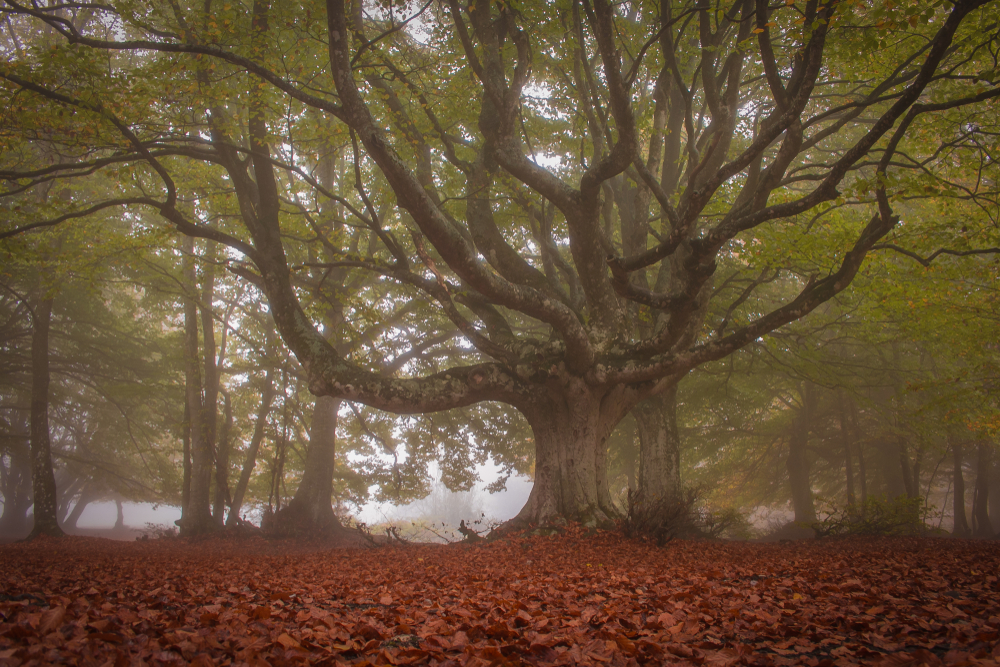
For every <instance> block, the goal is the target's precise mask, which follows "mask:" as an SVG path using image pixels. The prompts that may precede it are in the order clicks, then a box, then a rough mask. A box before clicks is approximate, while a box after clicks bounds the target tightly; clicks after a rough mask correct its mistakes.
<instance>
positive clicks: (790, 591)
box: [0, 528, 1000, 667]
mask: <svg viewBox="0 0 1000 667" xmlns="http://www.w3.org/2000/svg"><path fill="white" fill-rule="evenodd" d="M998 565H1000V543H998V542H993V541H990V542H971V541H961V540H943V539H903V538H897V539H844V540H840V539H838V540H820V541H806V542H797V543H791V544H748V543H726V542H705V541H692V542H687V541H674V542H671V543H669V544H668V545H667V546H666V547H663V548H658V547H655V546H652V545H647V544H640V543H636V542H630V541H626V540H624V539H622V538H620V537H618V536H616V535H614V534H610V533H598V534H597V535H592V536H585V535H583V534H582V533H581V532H580V531H579V530H575V529H572V528H571V529H569V530H568V531H567V532H566V533H565V534H563V535H559V536H553V537H509V538H505V539H502V540H498V541H493V542H478V543H475V544H456V545H446V546H432V545H407V546H383V547H380V548H377V549H329V548H321V547H314V548H310V547H308V545H307V546H305V547H304V546H303V545H301V544H299V543H291V542H267V541H265V540H263V539H261V538H242V539H240V540H235V539H223V538H211V539H205V540H201V541H188V540H179V539H171V540H167V539H164V540H152V541H147V542H131V543H129V542H113V541H109V540H102V539H98V538H81V537H70V538H61V539H45V538H42V539H39V540H35V541H34V542H30V543H19V544H10V545H6V546H2V547H0V665H30V664H53V663H67V664H87V665H105V666H106V667H124V666H125V665H142V664H146V665H161V664H177V663H181V664H183V663H190V664H197V665H210V664H223V665H225V664H234V665H236V664H240V665H251V666H254V667H256V666H259V665H265V664H267V665H300V664H313V665H350V664H353V665H387V664H388V665H410V664H413V665H423V664H429V665H462V666H464V667H480V666H486V665H520V664H531V665H588V664H589V665H633V664H652V665H661V664H681V665H689V664H695V665H814V666H822V665H855V664H863V665H869V664H886V665H909V664H913V665H921V664H924V665H941V664H946V665H997V664H1000V642H998V629H1000V586H998V583H997V575H998V573H1000V567H998Z"/></svg>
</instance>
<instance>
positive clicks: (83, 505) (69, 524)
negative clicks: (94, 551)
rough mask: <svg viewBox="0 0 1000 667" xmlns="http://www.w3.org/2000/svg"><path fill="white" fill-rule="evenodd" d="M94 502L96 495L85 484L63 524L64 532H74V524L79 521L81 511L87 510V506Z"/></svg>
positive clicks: (91, 488)
mask: <svg viewBox="0 0 1000 667" xmlns="http://www.w3.org/2000/svg"><path fill="white" fill-rule="evenodd" d="M95 500H97V494H96V493H95V492H94V488H93V486H91V485H90V484H87V485H86V486H84V487H83V491H81V492H80V498H79V499H78V500H77V501H76V504H75V505H73V509H72V510H71V511H70V513H69V515H68V516H67V517H66V520H65V521H64V522H63V526H65V528H66V530H76V523H77V522H78V521H79V520H80V516H82V515H83V510H85V509H87V505H89V504H90V503H92V502H94V501H95Z"/></svg>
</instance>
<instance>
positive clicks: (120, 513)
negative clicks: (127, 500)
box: [114, 498, 125, 530]
mask: <svg viewBox="0 0 1000 667" xmlns="http://www.w3.org/2000/svg"><path fill="white" fill-rule="evenodd" d="M115 510H117V515H116V516H115V528H114V529H115V530H124V529H125V507H124V506H123V505H122V499H121V498H115Z"/></svg>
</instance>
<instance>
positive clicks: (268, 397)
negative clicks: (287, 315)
mask: <svg viewBox="0 0 1000 667" xmlns="http://www.w3.org/2000/svg"><path fill="white" fill-rule="evenodd" d="M274 395H275V391H274V374H273V372H272V371H271V370H270V369H268V371H267V375H266V376H265V378H264V388H263V391H262V392H261V400H260V409H259V410H258V411H257V419H256V421H255V422H254V427H253V435H252V436H251V437H250V447H249V448H248V449H247V455H246V459H245V460H244V461H243V469H242V470H241V471H240V479H239V481H238V482H237V483H236V490H235V491H234V492H233V499H232V502H231V503H230V505H229V516H228V517H227V518H226V525H227V526H235V525H236V524H237V523H238V522H239V519H240V509H242V507H243V497H244V496H245V495H246V492H247V487H248V486H249V485H250V477H251V475H253V469H254V467H255V466H256V465H257V453H258V452H259V451H260V445H261V443H262V442H263V441H264V427H265V426H266V424H267V415H268V414H269V413H270V412H271V403H272V402H273V401H274Z"/></svg>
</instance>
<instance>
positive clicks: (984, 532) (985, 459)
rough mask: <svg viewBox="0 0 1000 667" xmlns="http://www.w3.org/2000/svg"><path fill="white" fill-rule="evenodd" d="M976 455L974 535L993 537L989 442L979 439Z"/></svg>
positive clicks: (973, 512) (973, 508)
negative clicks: (990, 505)
mask: <svg viewBox="0 0 1000 667" xmlns="http://www.w3.org/2000/svg"><path fill="white" fill-rule="evenodd" d="M977 449H978V451H977V456H976V487H975V488H976V491H975V495H974V497H975V501H974V502H973V504H972V519H973V524H974V525H975V527H976V529H975V536H976V537H993V526H992V524H991V523H990V512H989V500H990V468H991V467H992V466H991V464H992V458H993V457H992V456H991V454H992V451H991V450H990V446H989V444H987V443H986V442H983V441H980V443H979V447H978V448H977Z"/></svg>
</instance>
